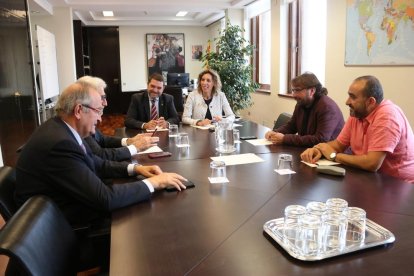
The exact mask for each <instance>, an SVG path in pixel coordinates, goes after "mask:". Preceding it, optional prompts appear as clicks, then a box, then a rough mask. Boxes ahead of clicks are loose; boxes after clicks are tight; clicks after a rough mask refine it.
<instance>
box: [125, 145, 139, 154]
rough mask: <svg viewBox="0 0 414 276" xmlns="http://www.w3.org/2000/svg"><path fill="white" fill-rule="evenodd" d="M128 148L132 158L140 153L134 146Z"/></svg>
mask: <svg viewBox="0 0 414 276" xmlns="http://www.w3.org/2000/svg"><path fill="white" fill-rule="evenodd" d="M127 148H128V149H129V152H130V153H131V156H134V155H135V154H137V153H138V149H137V148H136V147H135V146H134V145H129V146H127Z"/></svg>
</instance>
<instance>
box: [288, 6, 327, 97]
mask: <svg viewBox="0 0 414 276" xmlns="http://www.w3.org/2000/svg"><path fill="white" fill-rule="evenodd" d="M287 5H288V6H287V38H288V39H287V42H288V45H287V74H286V76H287V80H286V81H287V91H288V92H287V94H291V92H290V89H291V87H290V80H291V79H292V78H294V77H296V76H298V75H300V74H302V73H304V72H306V71H310V72H312V73H314V74H315V75H316V76H317V77H318V79H319V81H320V82H321V83H322V84H323V83H324V82H325V50H326V0H293V1H292V0H291V1H288V3H287ZM282 54H283V53H282Z"/></svg>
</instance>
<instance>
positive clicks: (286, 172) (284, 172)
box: [275, 169, 296, 175]
mask: <svg viewBox="0 0 414 276" xmlns="http://www.w3.org/2000/svg"><path fill="white" fill-rule="evenodd" d="M275 172H277V173H278V174H280V175H285V174H294V173H296V172H295V171H292V170H291V169H282V170H275Z"/></svg>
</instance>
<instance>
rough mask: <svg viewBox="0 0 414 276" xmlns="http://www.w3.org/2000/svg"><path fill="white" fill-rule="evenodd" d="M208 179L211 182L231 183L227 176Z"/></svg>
mask: <svg viewBox="0 0 414 276" xmlns="http://www.w3.org/2000/svg"><path fill="white" fill-rule="evenodd" d="M208 180H209V181H210V183H211V184H219V183H229V182H230V181H229V180H228V179H227V177H209V178H208Z"/></svg>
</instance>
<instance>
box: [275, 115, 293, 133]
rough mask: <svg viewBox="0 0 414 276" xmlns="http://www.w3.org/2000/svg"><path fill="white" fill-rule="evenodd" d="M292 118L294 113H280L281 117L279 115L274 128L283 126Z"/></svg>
mask: <svg viewBox="0 0 414 276" xmlns="http://www.w3.org/2000/svg"><path fill="white" fill-rule="evenodd" d="M290 118H292V114H289V113H286V112H283V113H280V115H279V117H277V120H276V121H275V125H274V126H273V129H276V128H279V127H281V126H283V125H284V124H286V123H287V122H289V120H290Z"/></svg>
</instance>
